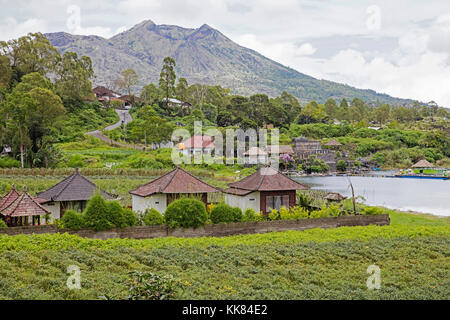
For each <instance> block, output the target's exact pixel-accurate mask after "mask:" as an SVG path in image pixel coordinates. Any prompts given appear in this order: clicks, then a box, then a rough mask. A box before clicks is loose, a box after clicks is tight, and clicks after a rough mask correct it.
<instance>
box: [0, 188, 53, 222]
mask: <svg viewBox="0 0 450 320" xmlns="http://www.w3.org/2000/svg"><path fill="white" fill-rule="evenodd" d="M0 213H1V214H2V215H4V216H10V217H24V216H43V215H46V214H47V213H50V212H49V211H48V210H46V209H44V208H43V207H42V206H41V205H40V204H39V203H37V202H36V201H34V199H33V197H32V196H30V195H29V194H28V193H27V192H26V191H24V192H23V193H22V195H21V196H19V197H18V198H17V199H16V200H15V201H14V202H13V203H11V204H10V205H9V206H8V207H6V208H4V209H2V210H1V211H0Z"/></svg>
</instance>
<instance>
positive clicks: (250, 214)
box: [242, 208, 257, 221]
mask: <svg viewBox="0 0 450 320" xmlns="http://www.w3.org/2000/svg"><path fill="white" fill-rule="evenodd" d="M242 220H243V221H257V213H256V211H255V210H253V209H252V208H248V209H247V210H245V212H244V216H243V217H242Z"/></svg>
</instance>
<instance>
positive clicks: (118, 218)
mask: <svg viewBox="0 0 450 320" xmlns="http://www.w3.org/2000/svg"><path fill="white" fill-rule="evenodd" d="M106 207H107V209H108V218H109V219H108V220H109V221H110V222H111V223H112V224H113V225H114V226H115V227H116V228H123V227H125V226H126V221H125V215H124V209H123V208H122V206H121V205H120V203H119V202H117V201H108V202H107V203H106Z"/></svg>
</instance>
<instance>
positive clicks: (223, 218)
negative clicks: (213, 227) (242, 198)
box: [211, 203, 242, 223]
mask: <svg viewBox="0 0 450 320" xmlns="http://www.w3.org/2000/svg"><path fill="white" fill-rule="evenodd" d="M238 209H239V208H238ZM239 210H240V209H239ZM235 215H236V213H235V212H234V209H233V208H232V207H230V206H229V205H227V204H226V203H219V204H218V205H216V206H215V207H214V208H213V209H212V210H211V221H212V222H213V223H229V222H234V221H235V219H236V217H235ZM241 216H242V212H241Z"/></svg>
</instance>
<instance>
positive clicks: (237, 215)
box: [233, 207, 242, 222]
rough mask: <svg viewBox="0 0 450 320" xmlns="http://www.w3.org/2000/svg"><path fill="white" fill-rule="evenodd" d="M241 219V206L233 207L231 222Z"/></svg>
mask: <svg viewBox="0 0 450 320" xmlns="http://www.w3.org/2000/svg"><path fill="white" fill-rule="evenodd" d="M241 221H242V210H241V208H238V207H236V208H233V222H241Z"/></svg>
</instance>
